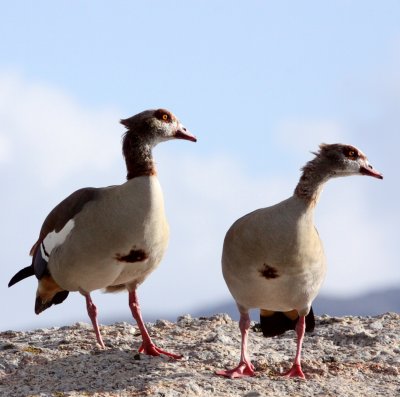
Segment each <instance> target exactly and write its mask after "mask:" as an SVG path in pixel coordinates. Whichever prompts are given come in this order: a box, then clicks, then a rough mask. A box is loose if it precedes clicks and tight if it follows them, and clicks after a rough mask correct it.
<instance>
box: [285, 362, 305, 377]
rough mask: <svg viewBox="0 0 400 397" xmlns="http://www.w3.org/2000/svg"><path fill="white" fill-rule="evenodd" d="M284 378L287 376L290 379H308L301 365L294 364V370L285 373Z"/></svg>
mask: <svg viewBox="0 0 400 397" xmlns="http://www.w3.org/2000/svg"><path fill="white" fill-rule="evenodd" d="M283 376H286V377H288V378H302V379H305V378H306V377H305V376H304V373H303V371H302V369H301V366H300V364H293V366H292V368H290V369H289V371H287V372H285V373H284V374H283Z"/></svg>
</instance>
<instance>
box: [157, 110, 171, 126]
mask: <svg viewBox="0 0 400 397" xmlns="http://www.w3.org/2000/svg"><path fill="white" fill-rule="evenodd" d="M154 116H155V117H156V118H157V119H158V120H162V121H165V122H166V123H170V122H171V121H172V120H173V115H172V114H171V112H169V111H168V110H165V109H158V110H156V112H155V114H154Z"/></svg>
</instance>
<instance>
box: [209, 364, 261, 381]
mask: <svg viewBox="0 0 400 397" xmlns="http://www.w3.org/2000/svg"><path fill="white" fill-rule="evenodd" d="M215 374H216V375H220V376H225V377H226V378H230V379H234V378H243V377H246V376H254V375H255V373H254V365H253V364H252V363H250V362H245V361H242V362H240V363H239V365H238V366H237V367H236V368H233V369H227V370H221V371H216V372H215Z"/></svg>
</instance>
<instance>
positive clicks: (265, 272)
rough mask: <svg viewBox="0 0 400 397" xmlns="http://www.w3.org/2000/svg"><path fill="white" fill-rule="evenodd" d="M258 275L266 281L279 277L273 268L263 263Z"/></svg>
mask: <svg viewBox="0 0 400 397" xmlns="http://www.w3.org/2000/svg"><path fill="white" fill-rule="evenodd" d="M260 274H261V276H262V277H264V278H266V279H268V280H269V279H274V278H278V277H279V274H278V271H277V270H276V269H275V268H274V267H272V266H269V265H267V264H266V263H264V267H263V268H262V269H261V270H260Z"/></svg>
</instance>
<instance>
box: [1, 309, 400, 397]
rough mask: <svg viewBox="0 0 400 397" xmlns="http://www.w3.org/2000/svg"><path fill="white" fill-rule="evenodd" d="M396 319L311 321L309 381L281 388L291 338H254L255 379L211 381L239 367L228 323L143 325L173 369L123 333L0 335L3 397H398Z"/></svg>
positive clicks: (70, 330)
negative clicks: (169, 354) (174, 355)
mask: <svg viewBox="0 0 400 397" xmlns="http://www.w3.org/2000/svg"><path fill="white" fill-rule="evenodd" d="M399 320H400V316H399V315H398V314H394V313H387V314H384V315H381V316H377V317H340V318H336V317H328V316H322V317H318V318H317V324H316V329H315V331H314V332H313V333H312V334H307V335H306V337H305V341H304V345H303V370H304V372H305V374H306V376H307V380H300V379H286V378H284V377H282V376H281V375H280V374H281V373H283V372H284V371H285V370H287V369H288V368H289V367H290V364H291V361H292V359H293V356H294V353H295V348H296V346H295V335H294V332H288V333H286V334H285V335H283V336H280V337H274V338H268V339H267V338H264V337H263V336H262V335H261V333H259V332H254V331H252V332H251V333H250V338H249V350H250V355H251V358H252V360H253V363H254V365H255V367H256V370H257V376H255V377H252V378H246V379H239V380H238V379H235V380H230V379H225V378H220V377H218V376H216V375H214V372H215V371H216V370H218V369H221V368H226V367H232V366H234V365H236V364H237V361H238V358H239V353H240V334H239V330H238V324H237V322H235V321H233V320H231V319H230V318H229V317H228V316H227V315H226V314H218V315H215V316H213V317H210V318H203V317H200V318H192V317H191V316H189V315H186V316H183V317H179V318H178V320H177V322H176V323H171V322H168V321H164V320H160V321H157V322H156V323H149V324H148V328H149V332H150V334H151V335H152V337H153V338H154V341H156V342H157V344H158V345H159V346H160V347H162V348H164V349H166V350H169V351H173V352H179V353H181V354H183V355H184V357H183V358H182V359H181V360H178V361H174V360H170V359H168V358H165V357H149V356H145V355H142V354H137V349H138V347H139V343H140V334H139V333H138V329H137V327H135V326H133V325H131V324H127V323H117V324H114V325H111V326H103V327H102V334H103V337H104V341H105V344H106V349H105V350H101V349H99V348H98V347H97V346H96V344H95V338H94V334H93V331H92V329H91V326H89V325H88V324H82V323H78V324H76V325H74V326H71V327H61V328H50V329H38V330H35V331H30V332H16V331H7V332H2V333H0V395H1V396H10V397H11V396H18V397H20V396H41V397H44V396H57V397H62V396H159V397H161V396H165V397H167V396H247V397H255V396H335V397H336V396H357V397H359V396H390V397H393V396H398V395H400V354H399V353H400V324H399Z"/></svg>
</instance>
